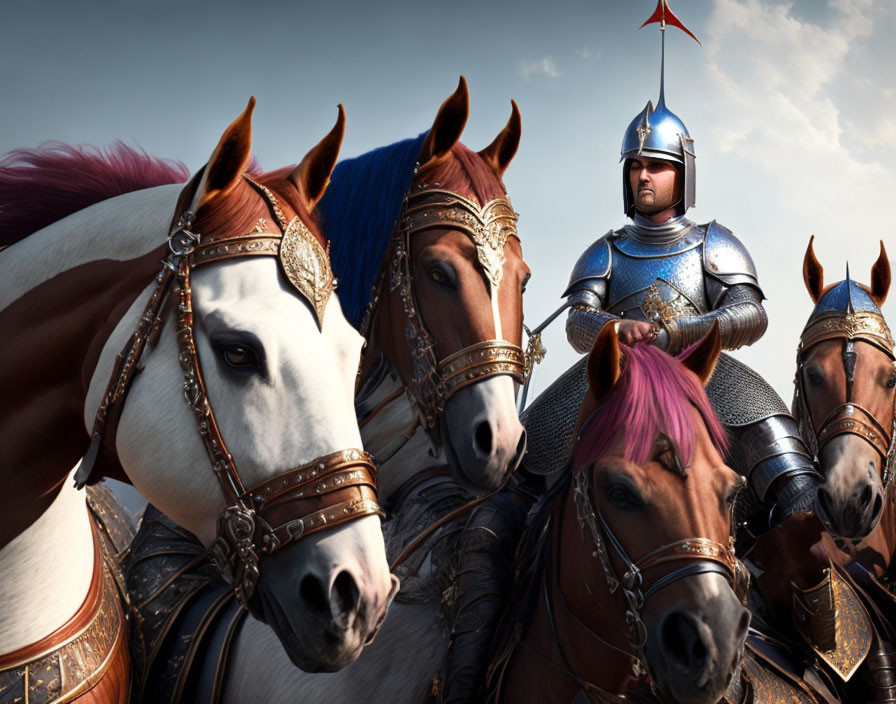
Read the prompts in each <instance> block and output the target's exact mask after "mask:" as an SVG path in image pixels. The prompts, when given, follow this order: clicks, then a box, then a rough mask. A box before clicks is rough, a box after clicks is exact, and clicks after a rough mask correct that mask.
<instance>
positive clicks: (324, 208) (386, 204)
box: [319, 77, 529, 499]
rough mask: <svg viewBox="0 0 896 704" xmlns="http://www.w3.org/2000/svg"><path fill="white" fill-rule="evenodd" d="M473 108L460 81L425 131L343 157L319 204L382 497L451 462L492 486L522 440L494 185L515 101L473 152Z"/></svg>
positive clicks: (512, 295) (513, 304)
mask: <svg viewBox="0 0 896 704" xmlns="http://www.w3.org/2000/svg"><path fill="white" fill-rule="evenodd" d="M468 114H469V95H468V91H467V84H466V81H465V80H464V78H463V77H461V79H460V82H459V85H458V87H457V90H456V91H455V92H454V93H453V94H452V95H451V96H449V97H448V98H447V99H446V100H445V102H444V103H443V104H442V106H441V107H440V108H439V110H438V112H437V114H436V117H435V120H434V121H433V124H432V127H431V128H430V130H429V131H428V132H426V133H424V134H423V135H421V136H420V137H418V138H416V139H410V140H405V141H402V142H398V143H396V144H392V145H389V146H386V147H382V148H380V149H376V150H374V151H372V152H370V153H368V154H364V155H362V156H360V157H357V158H355V159H349V160H347V161H344V162H342V163H340V164H339V165H337V167H336V169H335V170H334V172H333V177H332V181H331V186H330V189H329V191H328V193H327V195H326V196H325V197H324V199H323V201H322V202H321V204H320V207H319V210H320V212H321V217H322V221H323V224H324V227H325V229H326V232H327V235H328V236H329V237H330V240H331V242H332V257H333V267H334V272H335V274H336V276H337V277H338V278H339V280H340V296H341V298H342V300H344V301H345V307H346V315H347V317H348V318H349V320H350V321H351V322H353V323H355V324H356V325H357V326H358V327H359V329H360V331H361V333H362V334H363V335H364V336H365V338H366V339H367V348H366V351H365V355H364V364H363V365H362V368H361V372H360V375H359V382H360V384H359V393H358V395H357V398H356V403H357V405H358V411H359V419H360V420H361V423H362V436H363V438H364V444H365V448H367V449H368V450H369V451H370V452H372V453H373V454H374V455H375V456H376V457H377V460H378V462H379V463H380V472H381V473H380V490H381V496H383V498H384V499H386V498H388V496H389V495H390V494H391V493H393V492H394V490H395V489H396V488H397V487H398V486H400V485H401V484H403V483H404V482H405V481H407V480H408V479H410V478H412V477H414V476H415V475H417V474H419V473H420V472H421V470H422V469H424V468H426V467H427V466H433V465H438V464H443V465H444V464H446V463H447V464H448V465H449V466H450V467H451V468H452V470H453V472H454V476H455V478H456V479H457V480H459V481H461V482H463V483H464V484H466V485H469V486H471V487H473V488H474V489H478V490H488V489H494V488H496V487H497V486H499V485H500V484H501V483H502V482H503V481H504V479H505V478H506V477H507V475H508V473H509V472H512V471H513V469H515V467H516V465H517V464H518V462H519V460H520V458H521V456H522V452H523V450H524V448H525V433H524V431H523V427H522V425H521V424H520V422H519V419H518V417H517V412H516V408H515V403H514V392H515V387H514V383H515V382H517V383H518V382H520V381H521V380H522V374H523V354H522V350H521V349H520V344H521V338H522V320H523V318H522V315H523V308H522V305H523V304H522V291H523V289H524V287H525V282H526V281H527V280H528V278H529V268H528V267H527V266H526V264H525V262H524V261H523V256H522V250H521V247H520V239H519V235H518V234H517V230H516V213H515V212H514V211H513V208H512V206H511V205H510V201H509V200H508V199H507V193H506V190H505V188H504V185H503V182H502V177H503V175H504V172H505V171H506V169H507V167H508V166H509V164H510V162H511V160H512V159H513V157H514V154H515V153H516V150H517V147H518V146H519V140H520V130H521V128H520V114H519V110H518V109H517V107H516V104H515V103H513V104H512V111H511V115H510V119H509V120H508V122H507V125H506V126H505V128H504V129H503V130H502V131H501V132H500V133H499V134H498V136H497V137H496V138H495V140H494V141H493V142H492V144H491V145H489V146H488V147H486V148H485V149H483V150H481V151H479V152H474V151H472V150H470V149H469V148H467V147H466V146H464V145H463V144H461V142H460V136H461V133H462V132H463V128H464V125H465V124H466V120H467V116H468ZM384 465H386V466H384Z"/></svg>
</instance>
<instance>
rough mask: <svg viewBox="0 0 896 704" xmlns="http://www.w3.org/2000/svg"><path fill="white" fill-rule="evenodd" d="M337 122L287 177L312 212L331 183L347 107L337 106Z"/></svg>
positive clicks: (342, 135) (343, 131)
mask: <svg viewBox="0 0 896 704" xmlns="http://www.w3.org/2000/svg"><path fill="white" fill-rule="evenodd" d="M337 110H338V114H337V115H336V124H335V125H333V129H331V130H330V132H329V133H328V134H327V136H326V137H324V138H323V139H322V140H320V142H318V143H317V146H315V147H313V148H312V149H311V151H309V152H308V153H307V154H306V155H305V158H304V159H302V162H301V163H300V164H299V165H298V166H297V167H296V168H294V169H293V170H292V172H291V173H290V174H289V176H287V178H288V179H289V180H290V181H291V182H292V184H293V185H294V186H295V187H296V190H298V192H299V197H301V199H302V203H303V204H304V205H305V207H306V208H307V209H308V212H309V213H310V212H311V211H312V210H314V206H315V205H317V201H319V200H320V199H321V197H322V196H323V195H324V191H326V190H327V186H328V185H329V184H330V174H332V173H333V167H334V166H336V160H337V159H338V158H339V148H340V147H341V146H342V138H343V137H344V136H345V108H343V107H342V103H340V104H339V105H338V106H337Z"/></svg>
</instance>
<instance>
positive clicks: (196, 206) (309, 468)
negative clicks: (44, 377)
mask: <svg viewBox="0 0 896 704" xmlns="http://www.w3.org/2000/svg"><path fill="white" fill-rule="evenodd" d="M253 106H254V99H253V100H252V101H250V103H249V106H248V108H247V109H246V111H245V112H244V113H243V114H242V115H241V116H240V117H239V118H238V119H237V120H236V121H235V122H234V123H233V124H231V125H230V127H228V128H227V130H226V131H225V132H224V134H223V136H222V137H221V140H220V142H219V144H218V146H217V148H216V149H215V151H214V153H213V154H212V156H211V159H210V160H209V162H208V164H207V165H206V166H205V167H204V168H203V169H202V170H201V171H200V172H199V173H198V174H196V176H194V177H193V179H191V180H190V181H189V183H188V184H187V186H186V187H185V188H184V189H183V191H182V192H181V195H180V198H179V201H178V205H177V209H176V211H175V213H174V219H173V222H174V223H175V224H174V225H173V226H172V229H171V236H170V237H169V241H168V243H167V244H166V246H165V250H164V254H165V256H166V258H165V262H166V263H167V264H166V266H167V267H168V268H167V269H165V268H163V269H162V272H161V273H160V274H159V277H158V279H157V284H154V285H153V286H150V288H149V289H148V290H147V291H145V292H144V294H143V295H141V296H140V297H138V299H137V300H136V302H135V303H134V304H133V306H132V307H131V310H130V311H129V313H128V314H127V315H125V316H124V318H123V319H122V321H121V322H120V323H119V325H118V326H117V328H116V329H115V332H114V333H113V335H112V337H111V338H110V340H109V342H108V343H107V344H106V346H105V347H104V349H103V352H102V355H101V357H100V362H99V365H98V367H97V371H95V372H94V375H93V379H92V382H91V386H90V392H89V396H88V402H87V404H86V409H85V416H86V418H87V419H88V421H89V422H90V421H93V419H94V414H95V413H96V411H97V408H98V406H100V405H101V403H102V406H101V408H105V407H107V403H108V402H109V400H110V397H109V395H108V392H107V394H106V395H105V396H104V395H103V389H104V388H106V380H107V379H108V378H109V375H110V369H112V368H113V360H114V357H115V354H116V352H118V351H119V350H120V349H122V348H123V347H125V349H128V348H127V347H126V346H125V345H126V341H127V340H128V339H129V337H130V336H131V334H132V332H133V330H134V325H135V321H136V320H138V319H142V320H147V319H148V320H150V321H152V318H153V316H152V315H149V316H147V313H145V312H144V311H149V310H151V308H150V306H152V305H153V296H156V295H157V294H158V293H160V292H161V291H162V286H163V282H164V281H166V280H168V278H169V277H173V278H174V279H175V281H176V282H177V283H176V284H172V286H173V287H174V288H173V292H171V294H170V295H171V296H172V298H173V299H174V300H172V301H171V302H170V306H171V308H170V309H171V311H172V312H171V313H170V314H168V315H167V318H166V317H165V312H166V310H168V308H166V306H165V304H164V302H163V299H164V294H162V300H159V301H158V305H157V307H156V309H157V310H158V316H159V317H158V320H159V322H160V325H159V327H158V330H150V331H148V335H147V336H146V337H149V338H153V339H151V340H150V342H149V343H148V345H147V347H146V350H145V352H146V353H145V354H143V355H142V358H140V359H139V364H140V373H139V374H137V375H135V376H134V380H133V384H132V385H131V387H130V391H129V393H128V394H127V402H126V403H124V404H123V407H122V408H121V416H120V420H119V422H118V425H117V432H116V433H115V436H114V451H115V454H116V455H117V458H118V460H119V461H120V462H121V466H122V467H123V468H124V469H125V471H126V472H127V474H128V476H129V477H130V479H131V480H132V481H133V484H134V486H135V487H136V488H137V489H138V490H139V491H140V492H141V494H143V496H144V497H146V498H147V499H148V500H149V501H150V502H152V503H153V504H155V505H157V506H158V507H159V508H160V509H161V510H162V511H164V512H165V513H166V514H168V515H169V516H170V517H171V518H172V519H173V520H175V521H176V522H177V523H179V524H180V525H182V526H184V527H185V528H187V529H188V530H190V531H192V532H193V533H194V534H195V535H197V536H198V537H199V538H200V539H201V540H202V541H203V543H205V545H207V546H208V547H210V548H212V554H213V555H214V556H215V557H216V562H217V563H218V565H219V567H221V568H222V569H223V570H224V571H225V574H227V573H228V572H229V573H232V574H230V577H231V578H232V579H233V580H234V582H235V588H236V590H237V596H238V598H240V601H241V602H243V603H244V605H245V606H247V607H248V608H249V609H250V610H251V611H252V613H253V614H255V615H256V616H257V617H258V618H260V619H262V620H264V621H265V622H266V623H268V624H269V625H270V626H271V627H272V628H273V630H274V631H275V632H276V633H277V635H278V637H279V639H280V641H281V642H282V644H283V646H284V648H285V650H286V652H287V653H288V654H289V657H290V659H291V660H292V661H293V662H294V663H295V664H296V665H298V666H299V667H301V668H303V669H307V670H332V669H336V668H339V667H341V666H343V665H345V664H347V663H348V662H349V661H351V660H352V659H354V658H355V657H356V656H357V655H358V653H359V652H360V649H361V648H362V647H363V645H364V644H365V643H366V642H368V641H369V640H370V638H372V636H373V634H374V633H375V632H376V629H377V628H378V626H379V624H380V623H381V621H382V619H383V617H384V615H385V610H386V607H387V606H388V603H389V601H390V600H391V597H392V595H393V594H394V593H395V591H396V589H397V584H396V583H395V579H394V578H391V577H390V575H389V569H388V565H387V563H386V560H385V552H384V545H383V538H382V532H381V528H380V519H379V517H378V516H377V515H376V513H377V512H378V508H377V507H376V502H375V494H374V491H375V486H374V481H373V479H374V476H375V474H374V470H373V468H372V465H370V464H369V463H368V461H367V460H366V459H365V458H366V456H365V455H364V454H363V453H362V452H361V451H360V450H358V449H357V448H360V447H361V439H360V435H359V430H358V425H357V421H356V420H355V414H354V408H353V404H352V396H353V388H354V379H355V372H356V368H357V363H358V357H359V353H360V349H361V343H362V340H361V337H360V336H359V335H358V333H357V332H356V331H355V330H354V329H353V328H352V327H351V326H350V325H349V324H348V323H347V321H346V320H345V318H344V317H343V315H342V312H341V309H340V304H339V301H338V300H337V298H336V296H335V295H330V294H331V293H332V291H333V287H334V281H333V278H332V275H331V274H330V269H329V261H328V258H327V254H326V242H325V240H324V239H323V237H322V235H321V233H320V231H319V230H318V228H317V226H316V224H315V222H314V219H313V218H312V217H311V215H310V213H311V212H312V210H313V209H314V206H315V204H316V202H317V200H318V199H319V198H320V197H321V195H322V194H323V191H324V189H325V188H326V185H327V181H328V178H329V175H330V172H331V170H332V168H333V165H334V164H335V161H336V157H337V154H338V151H339V147H340V145H341V142H342V135H343V129H344V115H343V111H342V107H341V106H340V107H339V116H338V120H337V122H336V125H335V127H334V128H333V129H332V131H331V132H330V133H329V134H328V135H327V136H326V137H324V139H323V140H322V141H321V142H320V143H319V144H318V145H317V146H316V147H315V148H314V149H312V150H311V151H310V152H309V153H308V155H307V156H306V157H305V158H304V160H303V161H302V162H301V163H300V164H299V166H298V167H296V168H295V169H292V170H289V169H284V170H281V171H276V172H272V173H268V174H256V175H254V176H253V175H249V174H247V172H246V169H247V168H248V166H249V162H250V143H251V114H252V109H253ZM200 265H201V266H200ZM169 271H170V272H171V273H169ZM148 299H149V301H150V303H149V305H148V304H147V300H148ZM141 313H142V315H141ZM162 321H164V322H162ZM141 330H143V331H146V329H145V328H141V327H138V333H137V335H136V336H135V337H136V338H140V337H141V336H142V335H143V333H142V332H141ZM128 363H129V362H128V360H127V359H126V361H125V364H124V367H125V368H127V367H128ZM112 378H113V380H115V379H116V378H119V379H121V378H122V377H116V376H115V375H114V374H113V377H112ZM110 388H111V385H110ZM185 397H186V399H187V403H185V402H184V398H185ZM113 404H114V401H113ZM97 417H99V416H97ZM197 420H198V424H197ZM98 422H99V421H97V423H98ZM95 427H97V426H96V425H95ZM197 427H198V432H197ZM306 492H307V494H308V495H309V496H310V498H309V496H306V495H305V494H306ZM349 519H351V520H349Z"/></svg>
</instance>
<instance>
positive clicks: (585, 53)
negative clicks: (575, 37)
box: [576, 46, 594, 59]
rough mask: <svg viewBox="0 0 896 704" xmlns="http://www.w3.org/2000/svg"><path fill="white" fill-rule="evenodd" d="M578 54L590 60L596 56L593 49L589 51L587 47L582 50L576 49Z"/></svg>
mask: <svg viewBox="0 0 896 704" xmlns="http://www.w3.org/2000/svg"><path fill="white" fill-rule="evenodd" d="M576 53H577V54H578V55H579V56H581V57H582V58H583V59H590V58H591V57H592V56H594V52H593V51H591V49H589V48H588V47H587V46H586V47H583V48H581V49H576Z"/></svg>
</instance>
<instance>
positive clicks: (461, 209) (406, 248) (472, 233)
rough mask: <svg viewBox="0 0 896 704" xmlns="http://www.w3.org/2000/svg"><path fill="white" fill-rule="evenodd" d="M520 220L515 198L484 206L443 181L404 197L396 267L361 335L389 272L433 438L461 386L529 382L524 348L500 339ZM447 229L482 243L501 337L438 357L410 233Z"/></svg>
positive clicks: (414, 388) (416, 403)
mask: <svg viewBox="0 0 896 704" xmlns="http://www.w3.org/2000/svg"><path fill="white" fill-rule="evenodd" d="M516 220H517V215H516V213H515V212H514V210H513V206H512V205H511V204H510V200H509V199H508V198H506V197H505V198H496V199H494V200H491V201H489V202H488V203H486V204H485V205H484V206H482V207H481V208H480V207H479V205H478V204H477V203H475V202H474V201H472V200H470V199H469V198H465V197H464V196H461V195H459V194H457V193H454V192H452V191H447V190H444V189H442V188H439V187H438V184H432V185H428V184H421V185H419V186H416V187H415V188H413V189H412V190H411V191H410V192H409V193H408V194H407V195H406V196H405V199H404V202H403V204H402V208H401V212H400V214H399V217H398V221H397V224H396V227H395V232H394V234H393V237H392V243H393V244H392V257H391V269H388V270H387V269H386V268H384V269H383V271H382V273H381V275H380V280H379V281H378V282H377V285H376V288H375V290H374V296H373V298H372V300H371V302H370V305H369V306H368V308H367V312H366V314H365V316H364V320H363V321H362V323H361V332H362V334H363V335H364V337H365V338H367V337H369V329H370V326H371V324H372V319H373V316H374V314H375V311H376V308H377V303H378V302H379V297H380V294H381V292H382V290H383V287H384V285H385V275H386V272H387V271H388V272H389V286H390V290H391V291H393V292H395V291H397V292H398V295H399V296H400V298H401V302H402V308H403V310H404V313H405V318H406V321H405V327H406V335H407V339H408V341H409V343H410V345H411V358H412V364H411V378H410V380H409V381H408V387H407V394H408V398H409V400H410V401H411V404H412V406H413V407H414V408H415V410H416V412H417V415H418V417H419V418H420V422H421V424H422V425H423V427H424V428H425V429H426V431H427V432H429V433H430V435H431V436H432V437H433V438H434V439H435V440H436V441H437V442H438V437H437V436H436V434H435V433H434V431H435V429H436V428H437V425H438V419H439V416H440V414H441V413H442V411H443V410H444V408H445V404H446V403H447V402H448V400H449V399H450V398H451V397H452V396H453V395H454V394H456V393H457V392H458V391H460V390H461V389H463V388H465V387H466V386H469V385H470V384H474V383H476V382H477V381H481V380H483V379H487V378H489V377H492V376H496V375H499V374H507V375H509V376H510V377H512V378H513V379H514V380H515V381H516V382H517V383H520V384H522V383H523V382H524V380H525V377H526V369H527V365H526V358H525V355H524V354H523V350H522V348H521V347H520V346H519V345H515V344H513V343H511V342H508V341H507V340H504V339H500V334H501V318H500V314H499V312H498V287H499V285H500V283H501V278H502V275H503V266H504V246H505V244H506V243H507V240H508V239H509V238H510V237H517V232H516ZM433 228H448V229H452V230H459V231H461V232H463V233H464V234H465V235H467V237H469V238H470V239H471V240H472V241H473V244H474V245H475V246H476V254H477V261H478V263H479V265H480V267H481V268H482V270H483V272H484V273H485V275H486V278H487V279H488V282H489V284H490V296H491V302H492V314H493V317H494V321H495V331H496V335H497V336H498V337H497V338H496V339H492V340H482V341H480V342H477V343H475V344H472V345H470V346H468V347H464V348H463V349H461V350H458V351H457V352H454V353H452V354H450V355H448V356H447V357H445V358H444V359H442V360H438V359H437V358H436V355H435V347H436V340H435V338H434V337H433V336H432V334H431V333H430V332H429V330H428V328H427V326H426V323H425V322H424V320H423V316H422V314H421V312H420V305H419V303H418V301H417V293H416V288H415V286H414V278H413V276H412V274H411V258H410V252H411V241H410V240H411V236H412V235H413V234H415V233H417V232H420V231H421V230H428V229H433Z"/></svg>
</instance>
